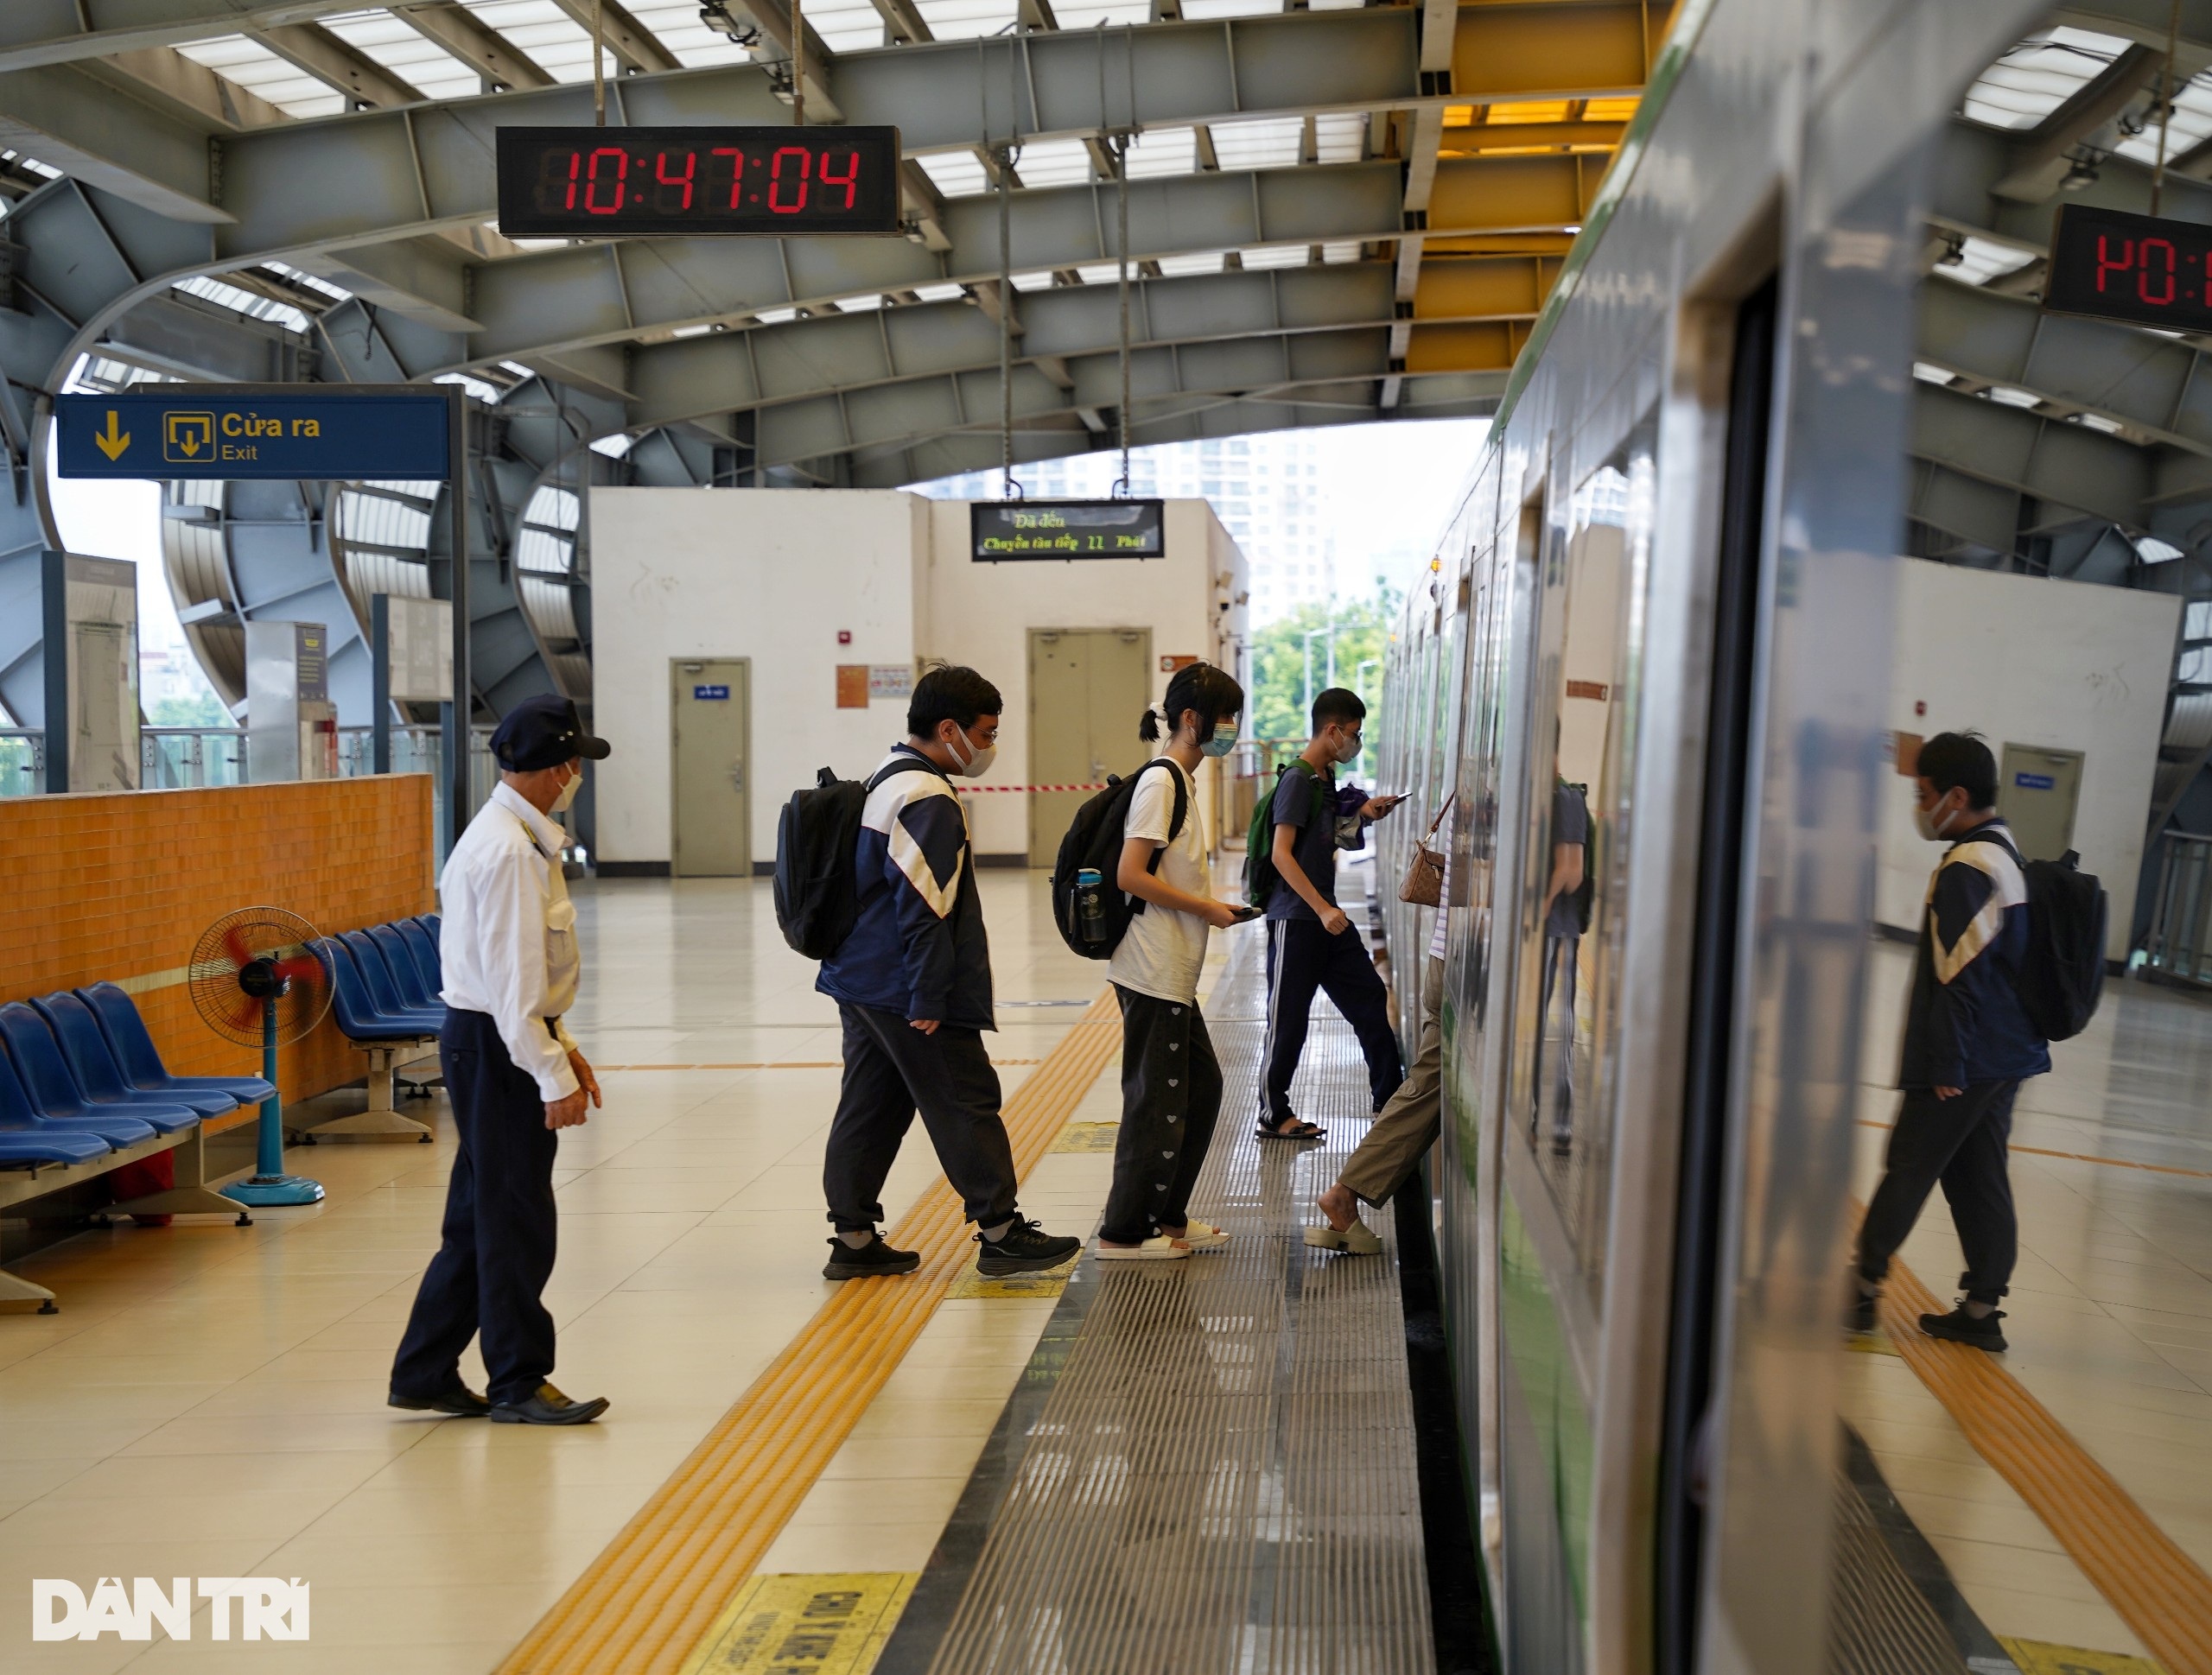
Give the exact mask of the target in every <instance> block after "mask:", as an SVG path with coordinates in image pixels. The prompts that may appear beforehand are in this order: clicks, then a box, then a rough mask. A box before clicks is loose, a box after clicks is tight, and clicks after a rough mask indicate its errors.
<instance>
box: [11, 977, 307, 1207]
mask: <svg viewBox="0 0 2212 1675" xmlns="http://www.w3.org/2000/svg"><path fill="white" fill-rule="evenodd" d="M276 1091H277V1090H276V1089H275V1088H272V1087H270V1085H269V1084H268V1083H267V1082H264V1081H263V1080H262V1079H261V1078H260V1077H259V1076H179V1075H170V1074H169V1070H168V1066H167V1065H165V1064H163V1063H162V1056H161V1053H160V1051H159V1050H157V1049H156V1047H155V1045H154V1038H153V1037H152V1036H151V1035H150V1034H149V1033H148V1032H147V1029H146V1020H145V1019H144V1018H142V1017H140V1016H139V1014H138V1007H137V1003H136V1002H134V1001H133V1000H132V999H130V996H129V995H128V994H125V993H124V992H123V991H122V990H121V989H119V988H118V987H116V986H115V985H114V984H112V983H94V984H92V986H90V987H86V988H81V989H76V990H60V991H57V992H56V993H53V994H45V995H41V996H40V997H39V998H38V999H35V1000H31V1001H29V1002H25V1001H22V1000H10V1001H9V1002H8V1003H7V1004H6V1005H5V1006H0V1165H9V1164H12V1165H16V1166H23V1165H36V1164H79V1163H89V1162H92V1160H94V1159H95V1158H100V1157H104V1156H105V1155H106V1154H108V1153H109V1152H118V1151H121V1150H122V1149H124V1147H126V1146H130V1145H137V1144H138V1143H139V1142H140V1141H141V1140H148V1139H153V1138H154V1136H156V1134H175V1133H179V1132H181V1130H184V1129H187V1128H189V1127H190V1126H192V1125H193V1124H194V1123H196V1122H198V1121H199V1120H200V1119H201V1118H202V1117H215V1116H220V1115H222V1114H223V1113H225V1112H226V1111H234V1110H236V1109H237V1108H238V1107H239V1106H240V1105H245V1104H257V1103H258V1102H259V1101H263V1100H265V1099H267V1098H269V1097H270V1095H272V1094H275V1093H276Z"/></svg>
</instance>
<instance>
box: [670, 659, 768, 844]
mask: <svg viewBox="0 0 2212 1675" xmlns="http://www.w3.org/2000/svg"><path fill="white" fill-rule="evenodd" d="M751 676H752V665H751V663H749V662H748V661H747V659H746V658H743V657H677V658H672V659H671V660H670V663H669V693H668V697H669V720H670V726H671V732H670V735H669V746H668V750H669V778H670V785H669V791H670V802H671V816H672V819H673V822H674V825H673V829H672V831H671V845H670V853H669V870H670V871H671V872H673V873H675V875H676V876H677V878H679V879H734V878H745V877H747V876H749V875H750V874H751V872H752V871H753V827H752V821H751V817H750V808H749V800H748V799H747V796H746V790H745V784H746V774H745V758H746V746H747V739H748V737H749V733H750V729H749V727H748V725H747V713H748V711H749V710H750V709H751V707H752V705H751V699H752V692H751Z"/></svg>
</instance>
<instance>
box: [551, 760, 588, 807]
mask: <svg viewBox="0 0 2212 1675" xmlns="http://www.w3.org/2000/svg"><path fill="white" fill-rule="evenodd" d="M583 788H584V777H583V772H582V770H581V769H579V770H578V771H577V772H576V773H575V776H574V777H572V778H571V779H570V780H569V783H568V784H565V785H563V786H562V787H561V789H560V790H558V791H557V792H556V793H555V794H554V797H553V812H554V813H555V814H556V815H564V814H566V813H568V812H569V804H570V803H574V802H575V800H576V793H577V792H578V791H580V790H583Z"/></svg>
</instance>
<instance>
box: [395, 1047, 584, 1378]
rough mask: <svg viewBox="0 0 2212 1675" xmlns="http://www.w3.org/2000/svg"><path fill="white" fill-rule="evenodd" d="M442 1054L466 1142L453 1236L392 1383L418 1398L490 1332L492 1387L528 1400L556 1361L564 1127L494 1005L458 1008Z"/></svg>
mask: <svg viewBox="0 0 2212 1675" xmlns="http://www.w3.org/2000/svg"><path fill="white" fill-rule="evenodd" d="M438 1064H439V1068H440V1069H442V1070H443V1071H444V1072H445V1078H446V1092H447V1094H448V1096H450V1098H451V1099H452V1101H453V1119H454V1127H455V1128H456V1129H458V1130H459V1131H460V1133H461V1152H460V1155H459V1156H457V1157H456V1158H454V1160H453V1175H452V1177H451V1179H450V1181H449V1183H448V1185H447V1188H446V1219H445V1227H444V1229H443V1242H442V1243H441V1244H440V1245H439V1247H438V1253H437V1254H436V1255H435V1256H434V1257H432V1258H431V1259H430V1266H429V1272H426V1273H425V1274H424V1275H423V1285H422V1289H421V1290H419V1291H416V1293H415V1310H414V1312H413V1313H412V1314H411V1315H410V1316H409V1317H408V1320H407V1335H406V1336H404V1337H403V1338H402V1339H401V1340H400V1341H399V1355H398V1357H397V1360H395V1361H393V1362H392V1367H391V1387H392V1388H393V1389H394V1390H395V1391H398V1392H400V1393H404V1394H407V1395H413V1396H425V1395H431V1394H435V1393H437V1392H439V1391H442V1390H444V1389H446V1388H448V1386H451V1385H452V1384H453V1383H454V1380H456V1379H457V1378H458V1377H459V1376H460V1362H461V1351H462V1350H463V1349H465V1348H467V1347H468V1340H469V1339H470V1338H471V1337H473V1336H476V1334H477V1333H479V1332H481V1333H482V1334H483V1338H484V1342H483V1346H482V1347H483V1351H484V1367H485V1371H486V1374H489V1380H488V1384H487V1387H486V1395H488V1396H489V1397H490V1398H491V1399H492V1400H493V1401H494V1402H519V1401H527V1400H528V1399H530V1398H531V1397H532V1396H534V1395H536V1394H537V1386H539V1385H541V1384H543V1383H544V1382H545V1380H546V1379H547V1378H548V1377H549V1376H550V1374H552V1371H553V1317H552V1316H551V1315H550V1314H549V1313H547V1312H546V1309H545V1305H544V1304H543V1303H542V1302H540V1301H539V1293H540V1292H542V1291H544V1289H545V1282H546V1280H547V1279H548V1278H550V1276H551V1274H552V1272H553V1253H554V1245H555V1240H556V1213H555V1209H554V1203H553V1159H554V1157H555V1154H556V1152H557V1151H558V1150H559V1147H560V1137H559V1136H558V1135H557V1134H556V1133H554V1131H553V1130H551V1129H550V1128H548V1127H547V1126H545V1100H544V1096H543V1094H540V1093H539V1092H538V1089H537V1082H536V1080H535V1079H534V1078H532V1077H531V1076H530V1075H527V1074H525V1073H524V1072H523V1071H521V1070H518V1069H516V1068H515V1063H514V1061H513V1059H512V1058H511V1057H509V1056H508V1055H507V1046H506V1043H505V1042H504V1041H502V1040H501V1039H500V1038H499V1026H498V1025H495V1024H494V1023H493V1021H492V1019H491V1018H489V1017H488V1016H487V1015H486V1014H485V1013H483V1012H459V1011H454V1010H451V1009H448V1012H447V1013H446V1022H445V1027H444V1029H443V1030H442V1031H440V1032H439V1036H438Z"/></svg>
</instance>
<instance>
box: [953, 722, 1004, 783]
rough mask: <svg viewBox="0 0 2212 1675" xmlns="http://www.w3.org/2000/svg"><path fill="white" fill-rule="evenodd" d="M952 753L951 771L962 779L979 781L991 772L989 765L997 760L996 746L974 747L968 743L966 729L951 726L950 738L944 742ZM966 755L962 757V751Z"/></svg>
mask: <svg viewBox="0 0 2212 1675" xmlns="http://www.w3.org/2000/svg"><path fill="white" fill-rule="evenodd" d="M945 743H946V745H947V746H949V747H950V750H951V752H952V759H953V763H954V768H953V771H954V772H956V773H957V774H958V775H959V776H960V777H962V778H963V779H981V778H982V777H983V776H984V775H985V774H987V773H988V772H989V771H991V764H992V763H994V762H995V761H997V760H998V755H999V747H998V746H996V745H976V744H971V743H970V742H969V738H968V733H967V729H965V728H964V727H963V726H960V725H959V724H958V723H957V722H955V723H954V724H953V730H952V737H951V738H950V739H947V740H946V741H945ZM963 750H964V751H965V752H966V754H965V755H964V756H963V753H962V752H963Z"/></svg>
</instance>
